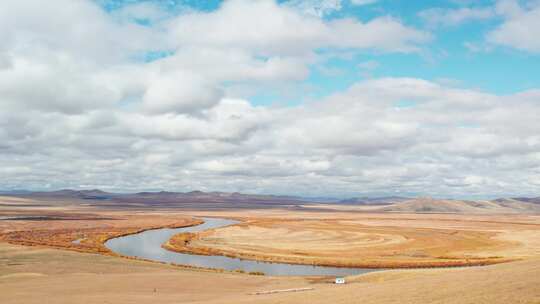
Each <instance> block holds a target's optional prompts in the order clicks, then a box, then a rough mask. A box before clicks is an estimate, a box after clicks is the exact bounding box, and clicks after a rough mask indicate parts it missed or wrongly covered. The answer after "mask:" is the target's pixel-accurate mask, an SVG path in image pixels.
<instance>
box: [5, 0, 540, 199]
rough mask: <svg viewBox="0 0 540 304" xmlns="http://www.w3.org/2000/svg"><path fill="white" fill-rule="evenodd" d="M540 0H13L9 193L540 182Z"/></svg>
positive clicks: (475, 187) (347, 192) (511, 186)
mask: <svg viewBox="0 0 540 304" xmlns="http://www.w3.org/2000/svg"><path fill="white" fill-rule="evenodd" d="M539 37H540V1H538V0H523V1H518V0H493V1H488V0H483V1H474V0H449V1H410V0H409V1H407V0H287V1H275V0H228V1H217V0H212V1H193V0H55V1H48V2H47V3H46V4H44V3H43V2H42V1H40V0H25V1H19V0H3V1H1V2H0V190H4V191H9V190H14V189H28V190H57V189H63V188H71V189H93V188H99V189H102V190H106V191H116V192H133V191H159V190H167V191H192V190H202V191H230V192H232V191H238V192H243V193H261V194H286V195H298V196H313V197H315V196H324V197H352V196H386V195H404V196H434V197H446V198H494V197H504V196H538V195H540V72H539V71H540V38H539Z"/></svg>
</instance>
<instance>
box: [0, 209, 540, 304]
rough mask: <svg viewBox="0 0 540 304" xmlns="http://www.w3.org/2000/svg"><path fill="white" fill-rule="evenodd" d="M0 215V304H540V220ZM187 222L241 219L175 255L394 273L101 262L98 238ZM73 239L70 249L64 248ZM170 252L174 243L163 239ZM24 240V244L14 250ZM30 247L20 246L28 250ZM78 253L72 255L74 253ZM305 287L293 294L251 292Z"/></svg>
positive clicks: (243, 213) (238, 213) (275, 213)
mask: <svg viewBox="0 0 540 304" xmlns="http://www.w3.org/2000/svg"><path fill="white" fill-rule="evenodd" d="M34 203H36V202H32V201H16V200H12V201H11V202H10V203H9V204H10V205H9V206H8V207H7V208H4V209H2V210H0V219H2V220H0V303H2V304H4V303H7V304H8V303H9V304H11V303H17V304H19V303H30V304H31V303H43V301H44V299H46V300H47V301H46V302H47V303H75V302H76V303H135V304H138V303H329V302H331V303H358V302H361V303H540V288H538V286H540V231H539V230H540V216H538V215H533V214H528V215H527V214H511V215H496V214H490V215H481V214H475V215H465V214H407V213H366V212H355V211H343V210H341V211H340V210H327V211H325V210H322V211H321V210H318V211H306V210H305V209H304V211H302V210H295V211H291V210H287V209H283V208H273V209H264V210H249V209H238V210H216V211H209V210H193V209H190V210H176V209H171V210H153V211H152V210H148V211H128V210H109V209H107V210H104V209H99V208H96V207H85V206H80V205H77V206H69V205H66V204H59V205H54V206H31V205H33V204H34ZM193 216H215V217H226V218H234V219H237V220H239V221H241V223H240V224H237V225H233V226H230V227H226V228H220V229H215V230H210V231H205V232H202V233H199V234H194V235H192V237H190V238H189V242H188V243H187V246H186V248H184V249H180V250H188V251H195V252H199V251H200V252H201V253H219V254H227V255H232V256H240V257H246V258H250V259H264V260H271V261H286V262H292V263H308V264H327V265H357V266H367V267H383V266H384V267H411V266H448V265H453V266H456V265H463V264H491V263H499V262H505V261H510V262H506V263H500V264H494V265H489V266H478V267H458V268H432V269H396V270H385V271H380V272H374V273H369V274H365V275H360V276H354V277H348V278H347V281H348V284H345V285H343V286H336V285H334V284H331V278H324V277H269V276H252V275H247V274H239V273H225V272H223V273H221V272H216V271H208V270H200V269H198V270H197V269H188V268H179V267H174V266H170V265H165V264H159V263H153V262H147V261H138V260H133V259H124V258H120V257H116V256H112V255H111V253H110V252H108V250H107V249H106V248H105V249H104V247H103V245H102V244H103V242H104V240H106V239H108V238H110V237H114V236H117V235H123V234H126V233H133V232H136V231H141V230H145V229H151V228H155V227H165V226H169V227H170V226H185V225H192V224H195V223H196V221H197V220H196V219H194V218H193ZM75 240H80V244H75V243H73V241H75ZM170 244H171V245H174V241H171V242H170ZM23 245H24V246H23ZM28 245H31V246H28ZM77 251H78V252H77ZM295 288H308V289H307V290H304V291H299V292H278V293H273V294H264V295H258V294H257V293H259V292H261V291H262V292H264V291H272V290H287V289H295Z"/></svg>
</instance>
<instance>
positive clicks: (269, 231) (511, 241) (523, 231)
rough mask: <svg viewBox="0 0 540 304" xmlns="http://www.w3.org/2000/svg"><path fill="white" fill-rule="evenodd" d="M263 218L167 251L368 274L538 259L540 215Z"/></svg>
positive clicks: (186, 237)
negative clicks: (361, 269) (357, 270)
mask: <svg viewBox="0 0 540 304" xmlns="http://www.w3.org/2000/svg"><path fill="white" fill-rule="evenodd" d="M297 216H298V217H297V218H282V217H279V216H275V217H257V215H253V214H251V215H250V217H249V218H246V219H244V222H243V223H241V224H237V225H233V226H230V227H226V228H220V229H214V230H207V231H203V232H199V233H185V234H179V235H176V236H174V237H173V238H172V239H171V240H170V241H169V242H167V243H166V244H165V245H164V247H165V248H167V249H169V250H174V251H178V252H191V253H197V254H207V255H226V256H231V257H238V258H244V259H254V260H264V261H270V262H287V263H296V264H314V265H326V266H343V267H364V268H417V267H447V266H473V265H489V264H495V263H501V262H508V261H512V260H518V259H523V258H526V257H530V256H535V255H537V254H540V244H539V242H540V222H538V220H539V219H540V218H539V217H535V216H523V217H520V216H513V217H505V216H498V217H495V216H479V215H477V216H474V217H467V216H463V215H410V214H409V215H403V214H399V215H394V214H357V215H356V216H354V215H350V214H339V213H317V214H316V215H312V216H310V215H302V214H298V215H297Z"/></svg>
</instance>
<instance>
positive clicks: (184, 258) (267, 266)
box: [105, 218, 374, 276]
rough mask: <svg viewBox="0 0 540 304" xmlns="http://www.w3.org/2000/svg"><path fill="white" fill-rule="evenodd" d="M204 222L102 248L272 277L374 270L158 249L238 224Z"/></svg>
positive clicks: (109, 243)
mask: <svg viewBox="0 0 540 304" xmlns="http://www.w3.org/2000/svg"><path fill="white" fill-rule="evenodd" d="M203 220H204V223H203V224H201V225H197V226H191V227H185V228H175V229H170V228H162V229H155V230H147V231H143V232H140V233H137V234H132V235H127V236H123V237H118V238H114V239H110V240H108V241H107V242H106V243H105V246H107V248H109V249H110V250H112V251H114V252H116V253H118V254H121V255H124V256H130V257H137V258H143V259H148V260H153V261H159V262H166V263H175V264H181V265H189V266H195V267H204V268H217V269H225V270H243V271H245V272H252V271H257V272H263V273H264V274H266V275H273V276H306V275H328V276H344V275H353V274H361V273H366V272H370V271H374V270H373V269H364V268H344V267H327V266H311V265H295V264H286V263H270V262H259V261H252V260H242V259H238V258H230V257H226V256H206V255H195V254H185V253H178V252H173V251H169V250H166V249H163V248H162V247H161V245H162V244H163V243H165V242H167V241H168V240H169V239H170V238H171V237H172V236H173V235H175V234H178V233H182V232H197V231H203V230H207V229H212V228H219V227H224V226H229V225H233V224H236V223H238V222H237V221H234V220H229V219H222V218H203Z"/></svg>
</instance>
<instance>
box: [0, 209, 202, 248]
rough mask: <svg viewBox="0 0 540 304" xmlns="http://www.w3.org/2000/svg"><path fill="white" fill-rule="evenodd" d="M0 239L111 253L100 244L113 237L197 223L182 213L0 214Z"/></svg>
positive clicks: (27, 244)
mask: <svg viewBox="0 0 540 304" xmlns="http://www.w3.org/2000/svg"><path fill="white" fill-rule="evenodd" d="M0 216H2V217H3V218H4V219H3V220H0V241H4V242H7V243H10V244H18V245H26V246H47V247H53V248H62V249H68V250H73V251H80V252H90V253H100V254H108V255H115V254H114V253H113V252H111V251H110V250H109V249H108V248H107V247H105V246H104V243H105V242H106V241H107V240H109V239H111V238H115V237H119V236H124V235H128V234H133V233H138V232H141V231H145V230H150V229H156V228H163V227H170V228H179V227H187V226H193V225H198V224H200V223H202V221H201V220H199V219H194V218H192V217H190V216H182V215H172V216H171V215H163V214H159V215H158V214H151V213H150V214H126V213H115V212H107V213H104V212H100V213H90V214H88V213H73V212H53V213H51V212H34V213H32V214H28V213H18V215H17V214H16V215H14V214H11V213H1V212H0Z"/></svg>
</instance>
